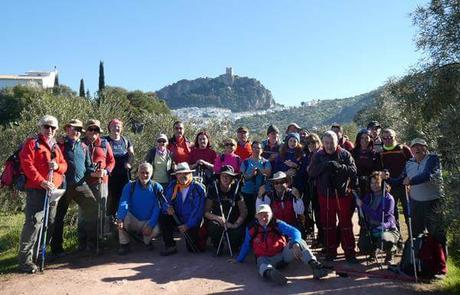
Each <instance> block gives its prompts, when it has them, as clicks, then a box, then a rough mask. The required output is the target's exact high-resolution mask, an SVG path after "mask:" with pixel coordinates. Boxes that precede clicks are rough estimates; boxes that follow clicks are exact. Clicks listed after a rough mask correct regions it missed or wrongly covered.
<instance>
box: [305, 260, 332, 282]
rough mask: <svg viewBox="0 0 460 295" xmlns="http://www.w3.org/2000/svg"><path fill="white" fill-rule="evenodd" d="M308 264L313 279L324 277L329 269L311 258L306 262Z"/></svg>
mask: <svg viewBox="0 0 460 295" xmlns="http://www.w3.org/2000/svg"><path fill="white" fill-rule="evenodd" d="M308 265H310V267H311V271H312V272H313V278H314V279H315V280H319V279H321V278H324V277H325V276H327V275H328V274H329V270H328V269H327V268H325V267H323V265H321V263H319V261H318V260H314V259H312V260H310V261H309V262H308Z"/></svg>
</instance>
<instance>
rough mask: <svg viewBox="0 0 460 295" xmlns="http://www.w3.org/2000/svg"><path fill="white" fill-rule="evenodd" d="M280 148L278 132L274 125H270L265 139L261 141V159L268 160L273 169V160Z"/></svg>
mask: <svg viewBox="0 0 460 295" xmlns="http://www.w3.org/2000/svg"><path fill="white" fill-rule="evenodd" d="M280 148H281V141H280V130H279V129H278V127H276V126H275V125H270V126H268V129H267V139H265V140H263V141H262V149H263V152H262V157H264V158H265V159H267V160H269V161H270V164H271V165H272V167H275V160H276V157H278V154H279V152H280Z"/></svg>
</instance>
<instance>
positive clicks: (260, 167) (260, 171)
mask: <svg viewBox="0 0 460 295" xmlns="http://www.w3.org/2000/svg"><path fill="white" fill-rule="evenodd" d="M251 147H252V152H251V156H250V157H249V158H247V159H246V160H244V161H243V163H241V168H240V170H241V173H242V174H243V179H244V185H243V188H242V189H241V193H242V195H243V198H244V202H245V203H246V207H247V208H248V218H247V220H246V224H247V223H249V221H251V220H252V218H254V214H255V212H256V208H255V204H256V197H257V193H258V191H259V188H260V187H261V186H263V185H264V184H265V181H266V179H267V178H268V177H270V175H271V171H272V168H271V164H270V162H269V161H268V160H266V159H264V158H262V156H261V155H262V146H261V145H260V142H258V141H254V142H253V143H252V145H251Z"/></svg>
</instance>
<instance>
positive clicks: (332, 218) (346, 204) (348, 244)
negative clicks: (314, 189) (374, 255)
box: [319, 193, 356, 257]
mask: <svg viewBox="0 0 460 295" xmlns="http://www.w3.org/2000/svg"><path fill="white" fill-rule="evenodd" d="M319 204H320V205H319V206H320V213H321V224H322V226H323V229H324V242H325V246H326V249H327V254H329V255H331V256H336V255H337V248H338V247H339V241H338V240H337V217H338V220H339V223H338V227H339V230H340V239H341V241H340V242H341V244H342V249H343V250H344V252H345V256H347V257H350V256H355V254H356V253H355V238H354V236H353V223H352V221H351V218H352V216H353V210H352V209H351V208H352V206H353V198H352V196H351V195H348V196H337V197H336V195H335V194H332V193H331V195H330V196H329V197H327V196H319Z"/></svg>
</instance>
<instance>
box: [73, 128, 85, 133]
mask: <svg viewBox="0 0 460 295" xmlns="http://www.w3.org/2000/svg"><path fill="white" fill-rule="evenodd" d="M72 130H73V131H75V132H82V130H83V128H81V127H72Z"/></svg>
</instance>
